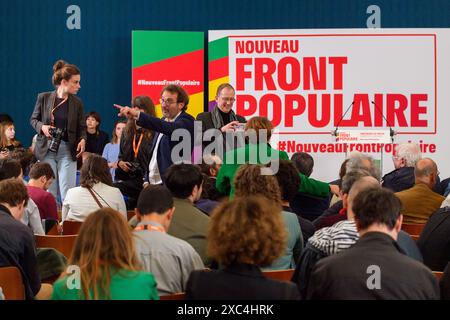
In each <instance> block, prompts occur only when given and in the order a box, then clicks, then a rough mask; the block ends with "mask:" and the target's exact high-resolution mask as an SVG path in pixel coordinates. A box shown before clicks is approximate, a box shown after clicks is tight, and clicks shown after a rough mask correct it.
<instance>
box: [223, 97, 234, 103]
mask: <svg viewBox="0 0 450 320" xmlns="http://www.w3.org/2000/svg"><path fill="white" fill-rule="evenodd" d="M220 99H222V100H223V101H225V102H235V101H236V99H235V98H227V97H225V98H222V97H220Z"/></svg>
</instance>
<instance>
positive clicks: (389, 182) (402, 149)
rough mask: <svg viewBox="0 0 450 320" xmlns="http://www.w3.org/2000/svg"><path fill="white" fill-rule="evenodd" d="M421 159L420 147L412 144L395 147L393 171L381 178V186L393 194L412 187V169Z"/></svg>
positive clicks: (401, 144)
mask: <svg viewBox="0 0 450 320" xmlns="http://www.w3.org/2000/svg"><path fill="white" fill-rule="evenodd" d="M420 158H421V153H420V147H419V145H418V144H417V143H414V142H404V143H400V144H398V145H397V146H396V147H395V153H394V156H392V160H393V162H394V168H395V169H394V170H393V171H391V172H389V173H388V174H385V175H384V176H383V183H382V186H383V187H384V188H388V189H390V190H392V191H393V192H399V191H403V190H406V189H409V188H412V187H413V186H414V181H415V178H414V167H415V166H416V163H417V161H419V160H420Z"/></svg>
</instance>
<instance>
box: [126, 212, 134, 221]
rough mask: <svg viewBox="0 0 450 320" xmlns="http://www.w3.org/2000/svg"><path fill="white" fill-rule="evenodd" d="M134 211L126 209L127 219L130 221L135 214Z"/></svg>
mask: <svg viewBox="0 0 450 320" xmlns="http://www.w3.org/2000/svg"><path fill="white" fill-rule="evenodd" d="M135 214H136V213H135V212H134V210H128V211H127V221H130V219H131V218H133V217H134V216H135Z"/></svg>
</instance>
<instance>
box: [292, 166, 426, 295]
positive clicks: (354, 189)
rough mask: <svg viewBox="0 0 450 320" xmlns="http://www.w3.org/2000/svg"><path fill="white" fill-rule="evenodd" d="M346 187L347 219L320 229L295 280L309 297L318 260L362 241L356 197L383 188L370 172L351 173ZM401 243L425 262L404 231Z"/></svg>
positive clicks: (346, 176)
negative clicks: (356, 215)
mask: <svg viewBox="0 0 450 320" xmlns="http://www.w3.org/2000/svg"><path fill="white" fill-rule="evenodd" d="M342 184H343V186H345V187H346V186H347V185H350V187H349V189H350V191H349V193H348V195H345V196H343V203H344V206H345V208H347V209H346V215H347V220H343V221H340V222H338V223H336V224H334V225H333V226H331V227H327V228H322V229H320V230H318V231H317V232H316V233H315V234H314V235H313V236H312V237H311V238H310V239H309V241H308V243H307V244H306V247H305V249H304V250H303V254H302V256H301V258H300V263H299V265H298V266H297V268H296V270H295V272H294V276H293V279H292V281H294V282H296V283H297V284H298V286H299V288H300V292H301V294H302V295H303V296H305V293H306V289H307V287H308V283H309V280H310V274H311V270H312V269H313V267H314V266H315V264H316V263H317V261H319V260H320V259H322V258H324V257H327V256H331V255H334V254H336V253H339V252H341V251H343V250H346V249H348V248H350V247H351V246H352V245H354V244H355V242H356V241H357V240H358V239H359V234H358V232H357V229H356V224H355V221H354V220H355V219H354V213H353V211H352V203H353V200H354V198H355V197H356V196H357V195H358V194H359V193H360V192H361V191H363V190H365V189H367V188H380V184H379V182H378V180H376V179H375V178H374V177H372V176H371V175H370V173H369V172H368V171H365V170H362V169H356V170H353V171H351V172H349V173H347V174H346V175H345V176H344V179H343V181H342ZM397 242H398V244H399V246H400V248H401V249H402V252H403V253H404V254H406V255H408V256H410V257H411V258H413V259H415V260H417V261H420V262H422V256H421V254H420V251H419V249H418V248H417V246H416V244H415V242H414V240H412V239H411V237H410V236H409V235H408V234H407V233H405V232H403V231H400V233H399V236H398V240H397Z"/></svg>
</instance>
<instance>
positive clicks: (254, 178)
mask: <svg viewBox="0 0 450 320" xmlns="http://www.w3.org/2000/svg"><path fill="white" fill-rule="evenodd" d="M262 168H263V166H262V165H255V164H253V165H251V164H245V165H242V166H241V167H240V168H239V170H238V172H237V173H236V177H235V180H234V185H235V190H236V192H235V196H236V197H240V198H246V197H249V196H251V195H260V196H263V197H265V198H266V199H269V200H270V201H271V202H272V203H273V204H274V205H277V206H278V209H277V210H275V211H273V212H272V214H274V215H280V213H281V216H282V218H283V222H284V227H285V228H286V231H287V242H286V247H285V248H284V251H283V254H281V255H280V257H279V258H278V259H276V260H275V261H273V263H272V264H271V265H268V266H265V268H266V269H271V270H283V269H292V268H295V266H296V264H297V261H298V259H299V258H300V255H301V252H302V248H303V237H302V232H301V229H300V225H299V222H298V219H297V216H296V215H295V214H294V213H292V212H288V211H284V210H283V207H282V200H281V191H280V187H279V184H278V181H277V179H276V178H275V177H274V175H264V174H261V169H262ZM297 176H298V175H297ZM282 210H283V211H282ZM239 230H240V231H241V232H242V233H243V234H248V233H249V232H251V230H246V229H244V228H243V227H240V228H239Z"/></svg>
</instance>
